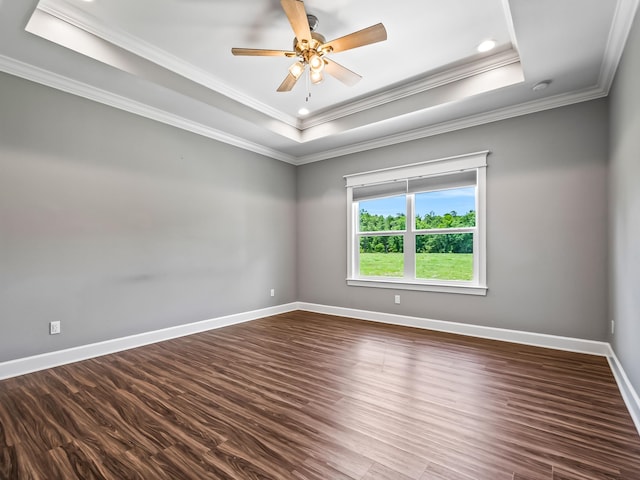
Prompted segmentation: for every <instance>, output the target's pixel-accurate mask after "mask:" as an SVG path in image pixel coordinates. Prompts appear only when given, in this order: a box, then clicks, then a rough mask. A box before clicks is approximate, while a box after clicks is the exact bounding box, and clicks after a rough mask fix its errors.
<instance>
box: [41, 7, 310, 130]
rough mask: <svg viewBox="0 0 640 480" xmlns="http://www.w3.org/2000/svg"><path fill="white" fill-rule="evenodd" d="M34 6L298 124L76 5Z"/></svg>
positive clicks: (273, 114)
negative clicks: (108, 24) (103, 22)
mask: <svg viewBox="0 0 640 480" xmlns="http://www.w3.org/2000/svg"><path fill="white" fill-rule="evenodd" d="M37 9H38V10H40V11H42V12H44V13H47V14H49V15H51V16H53V17H56V18H58V19H59V20H62V21H64V22H66V23H68V24H70V25H73V26H74V27H77V28H79V29H81V30H84V31H85V32H88V33H90V34H92V35H95V36H97V37H98V38H101V39H103V40H105V41H107V42H109V43H111V44H113V45H116V46H117V47H120V48H122V49H124V50H126V51H128V52H131V53H133V54H135V55H137V56H139V57H141V58H144V59H145V60H148V61H150V62H153V63H155V64H157V65H160V66H162V67H164V68H166V69H168V70H170V71H172V72H174V73H177V74H179V75H181V76H183V77H185V78H187V79H189V80H191V81H193V82H195V83H198V84H200V85H203V86H205V87H207V88H209V89H211V90H214V91H216V92H218V93H220V94H222V95H225V96H227V97H229V98H231V99H233V100H235V101H237V102H239V103H241V104H243V105H245V106H247V107H249V108H252V109H253V110H256V111H258V112H260V113H263V114H265V115H267V116H269V117H271V118H273V119H276V120H279V121H281V122H283V123H286V124H287V125H289V126H291V127H295V128H298V127H299V121H298V119H297V118H296V117H293V116H291V115H287V114H286V113H284V112H281V111H280V110H278V109H276V108H273V107H271V106H269V105H267V104H266V103H263V102H260V101H258V100H256V99H255V98H253V97H251V96H249V95H245V94H244V93H241V92H239V91H238V90H235V89H234V88H231V87H229V86H228V85H227V84H225V83H223V82H221V81H219V80H218V79H217V78H216V77H214V76H213V75H212V74H211V73H209V72H207V71H205V70H203V69H201V68H198V67H196V66H195V65H193V64H191V63H189V62H186V61H184V60H182V59H181V58H179V57H176V56H175V55H172V54H170V53H169V52H167V51H165V50H162V49H160V48H158V47H155V46H153V45H152V44H150V43H148V42H145V41H144V40H142V39H140V38H138V37H135V36H134V35H130V34H128V33H126V32H124V31H121V30H119V29H118V28H116V27H114V26H109V27H107V26H105V25H104V24H102V23H101V22H100V21H99V20H97V19H96V18H94V17H92V16H91V15H89V14H88V13H86V12H84V11H83V10H81V9H79V8H77V7H74V6H72V5H67V4H62V3H60V2H58V1H56V0H43V1H41V2H40V3H39V4H38V6H37Z"/></svg>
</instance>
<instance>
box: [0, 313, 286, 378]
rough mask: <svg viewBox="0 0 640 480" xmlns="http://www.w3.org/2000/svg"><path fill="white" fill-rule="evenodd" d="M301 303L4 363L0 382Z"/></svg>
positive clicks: (220, 326)
mask: <svg viewBox="0 0 640 480" xmlns="http://www.w3.org/2000/svg"><path fill="white" fill-rule="evenodd" d="M297 309H298V306H297V303H295V302H294V303H288V304H284V305H277V306H275V307H268V308H262V309H260V310H253V311H250V312H243V313H237V314H234V315H227V316H224V317H218V318H212V319H209V320H203V321H200V322H194V323H189V324H186V325H178V326H175V327H169V328H163V329H162V330H155V331H152V332H144V333H139V334H137V335H131V336H128V337H121V338H114V339H113V340H105V341H104V342H98V343H92V344H89V345H82V346H79V347H73V348H68V349H65V350H58V351H56V352H50V353H43V354H40V355H34V356H31V357H25V358H19V359H16V360H10V361H7V362H2V363H0V380H2V379H5V378H10V377H17V376H19V375H24V374H26V373H31V372H36V371H38V370H45V369H47V368H52V367H57V366H59V365H65V364H68V363H73V362H78V361H80V360H87V359H89V358H95V357H99V356H101V355H108V354H110V353H116V352H121V351H123V350H128V349H130V348H136V347H141V346H143V345H149V344H151V343H156V342H162V341H164V340H171V339H172V338H178V337H184V336H185V335H191V334H194V333H199V332H205V331H207V330H213V329H216V328H222V327H227V326H229V325H235V324H237V323H243V322H249V321H251V320H256V319H258V318H263V317H268V316H271V315H277V314H280V313H286V312H291V311H293V310H297Z"/></svg>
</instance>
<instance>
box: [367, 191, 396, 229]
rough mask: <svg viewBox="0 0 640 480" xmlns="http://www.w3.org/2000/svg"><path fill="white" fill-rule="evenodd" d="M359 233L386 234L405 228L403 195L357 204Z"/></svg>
mask: <svg viewBox="0 0 640 480" xmlns="http://www.w3.org/2000/svg"><path fill="white" fill-rule="evenodd" d="M359 207H360V222H359V225H360V231H361V232H386V231H389V230H404V229H405V228H406V213H405V212H406V210H407V203H406V197H405V196H404V195H398V196H395V197H384V198H376V199H374V200H366V201H363V202H360V203H359Z"/></svg>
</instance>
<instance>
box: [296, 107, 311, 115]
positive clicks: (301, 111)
mask: <svg viewBox="0 0 640 480" xmlns="http://www.w3.org/2000/svg"><path fill="white" fill-rule="evenodd" d="M298 115H309V109H308V108H301V109H300V110H298Z"/></svg>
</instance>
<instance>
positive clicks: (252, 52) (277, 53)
mask: <svg viewBox="0 0 640 480" xmlns="http://www.w3.org/2000/svg"><path fill="white" fill-rule="evenodd" d="M231 53H233V54H234V55H241V56H242V55H246V56H250V57H295V56H296V52H287V51H286V50H265V49H262V48H232V49H231Z"/></svg>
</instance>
